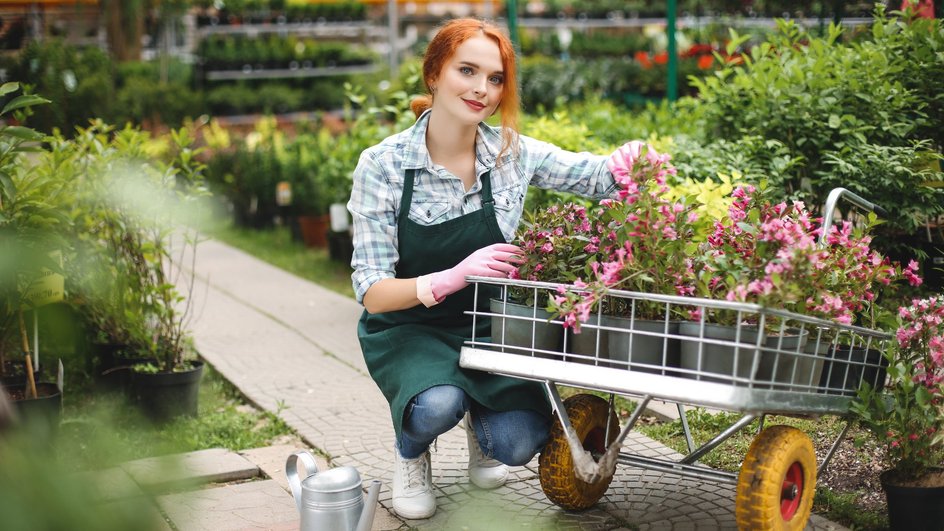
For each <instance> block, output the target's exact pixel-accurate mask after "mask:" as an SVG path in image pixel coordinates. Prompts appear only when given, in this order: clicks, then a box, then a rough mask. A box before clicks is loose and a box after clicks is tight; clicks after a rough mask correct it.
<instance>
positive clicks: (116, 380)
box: [95, 358, 157, 396]
mask: <svg viewBox="0 0 944 531" xmlns="http://www.w3.org/2000/svg"><path fill="white" fill-rule="evenodd" d="M142 363H157V361H156V360H155V359H154V358H115V359H113V360H112V363H111V364H110V365H109V366H107V367H106V366H105V365H102V367H101V368H100V370H99V371H98V373H97V374H96V378H95V384H96V385H97V386H98V388H99V389H101V390H103V391H120V392H122V393H125V394H126V395H129V396H133V395H134V393H133V390H132V389H131V377H132V373H133V372H134V366H135V365H139V364H142Z"/></svg>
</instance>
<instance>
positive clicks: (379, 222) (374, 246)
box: [347, 149, 400, 304]
mask: <svg viewBox="0 0 944 531" xmlns="http://www.w3.org/2000/svg"><path fill="white" fill-rule="evenodd" d="M378 156H380V155H379V154H378V153H375V152H373V151H372V150H370V149H368V150H365V151H364V152H363V153H361V156H360V160H359V161H358V163H357V168H355V170H354V184H353V188H352V190H351V200H350V201H349V202H348V204H347V208H348V210H349V211H350V212H351V217H352V219H353V222H354V225H353V226H354V255H353V256H352V258H351V267H352V268H353V269H354V272H353V273H352V274H351V280H352V283H353V285H354V294H355V296H356V297H357V302H359V303H362V304H363V302H364V294H365V293H367V289H368V288H369V287H370V286H372V285H373V284H374V283H375V282H377V281H378V280H382V279H385V278H391V277H394V276H396V270H395V267H396V264H397V261H398V260H399V259H400V255H399V253H398V251H397V203H396V202H397V197H396V194H395V193H394V190H393V186H392V185H391V183H390V181H389V179H388V178H387V176H386V174H385V172H384V166H383V164H381V163H380V162H379V161H378V160H377V158H376V157H378Z"/></svg>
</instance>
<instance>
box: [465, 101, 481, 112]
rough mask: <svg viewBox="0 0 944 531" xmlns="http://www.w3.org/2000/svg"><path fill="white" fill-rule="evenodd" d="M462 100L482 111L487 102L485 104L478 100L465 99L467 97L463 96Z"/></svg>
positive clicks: (474, 108)
mask: <svg viewBox="0 0 944 531" xmlns="http://www.w3.org/2000/svg"><path fill="white" fill-rule="evenodd" d="M462 101H464V102H465V104H466V105H468V106H469V107H471V108H472V109H473V110H475V111H481V110H482V109H484V108H485V104H484V103H479V102H477V101H475V100H467V99H465V98H462Z"/></svg>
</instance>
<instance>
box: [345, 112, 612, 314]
mask: <svg viewBox="0 0 944 531" xmlns="http://www.w3.org/2000/svg"><path fill="white" fill-rule="evenodd" d="M428 123H429V111H426V113H424V114H423V115H421V116H420V117H419V118H418V119H417V120H416V123H415V124H413V126H412V127H410V128H409V129H406V130H405V131H402V132H400V133H398V134H395V135H393V136H391V137H389V138H387V139H385V140H384V141H383V142H381V143H380V144H377V145H376V146H373V147H370V148H368V149H366V150H364V152H363V153H361V156H360V160H359V161H358V163H357V168H356V169H355V170H354V186H353V190H352V191H351V200H350V201H349V202H348V204H347V208H348V210H350V211H351V215H352V217H353V221H354V256H353V258H352V259H351V266H352V267H353V268H354V273H353V274H352V275H351V278H352V281H353V284H354V293H355V295H356V296H357V301H358V302H363V300H364V294H365V293H367V288H369V287H370V286H371V285H373V283H374V282H377V281H378V280H382V279H384V278H392V277H395V276H396V265H397V261H398V260H399V258H400V254H399V252H398V250H397V249H398V247H397V217H398V215H399V213H400V212H399V210H400V196H401V195H402V193H403V185H404V179H405V172H406V170H407V169H411V168H412V169H415V170H416V177H415V180H414V184H413V201H412V204H411V205H410V213H409V219H411V220H412V221H415V222H416V223H419V224H421V225H435V224H438V223H442V222H444V221H447V220H450V219H453V218H457V217H459V216H462V215H464V214H468V213H470V212H474V211H476V210H479V209H480V208H482V181H481V177H482V175H483V174H484V173H486V172H487V171H489V170H491V171H492V172H491V176H490V179H491V182H492V197H493V198H494V200H495V213H496V216H497V218H498V226H499V227H500V228H501V231H502V234H504V236H505V239H506V240H507V241H511V240H512V239H514V235H515V229H517V227H518V222H519V221H520V220H521V215H522V210H523V209H524V198H525V194H526V193H527V191H528V185H529V184H532V185H534V186H537V187H540V188H547V189H553V190H558V191H564V192H572V193H575V194H578V195H582V196H586V197H592V198H603V197H607V196H609V195H610V194H611V193H612V192H613V191H614V190H615V189H616V185H615V183H614V180H613V176H612V175H611V174H610V172H609V170H607V169H606V160H607V158H608V156H606V155H592V154H590V153H572V152H569V151H564V150H563V149H560V148H558V147H557V146H554V145H551V144H548V143H546V142H541V141H539V140H535V139H533V138H529V137H526V136H524V135H519V136H518V156H517V157H515V156H514V155H513V154H512V153H510V151H512V150H508V152H506V153H505V154H503V155H502V160H500V161H498V163H497V164H496V162H495V158H496V157H497V156H498V153H499V151H501V145H502V136H501V129H499V128H495V127H491V126H489V125H487V124H485V123H482V124H479V131H478V135H476V140H475V159H476V160H475V175H476V182H475V184H474V185H473V186H472V188H471V189H470V190H469V191H468V192H467V191H465V187H464V186H463V184H462V180H461V179H459V178H458V177H456V176H454V175H453V174H452V173H450V172H449V171H448V170H446V169H445V168H443V167H442V166H440V165H438V164H435V163H433V161H432V160H431V159H430V158H429V152H428V151H427V150H426V127H427V124H428Z"/></svg>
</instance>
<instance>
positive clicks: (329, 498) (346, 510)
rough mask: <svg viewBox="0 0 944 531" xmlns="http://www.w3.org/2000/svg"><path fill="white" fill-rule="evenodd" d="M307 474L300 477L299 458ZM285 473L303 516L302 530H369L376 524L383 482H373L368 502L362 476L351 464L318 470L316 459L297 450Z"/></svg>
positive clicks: (290, 459) (368, 491)
mask: <svg viewBox="0 0 944 531" xmlns="http://www.w3.org/2000/svg"><path fill="white" fill-rule="evenodd" d="M299 460H301V462H302V464H304V465H305V471H306V472H307V473H308V476H306V477H305V478H304V479H299V477H298V461H299ZM285 475H286V476H288V484H289V486H291V488H292V496H294V497H295V505H297V506H298V512H299V514H300V515H301V531H369V530H370V527H371V526H372V525H373V523H374V511H375V509H376V507H377V497H378V496H379V495H380V481H378V480H376V479H375V480H374V481H372V482H371V484H370V487H369V488H368V490H367V501H366V502H365V501H364V496H363V494H361V475H360V474H358V473H357V469H356V468H354V467H352V466H342V467H338V468H332V469H330V470H326V471H324V472H318V465H317V464H315V458H314V457H312V455H311V454H310V453H308V452H296V453H294V454H292V455H290V456H288V460H287V461H286V462H285Z"/></svg>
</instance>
